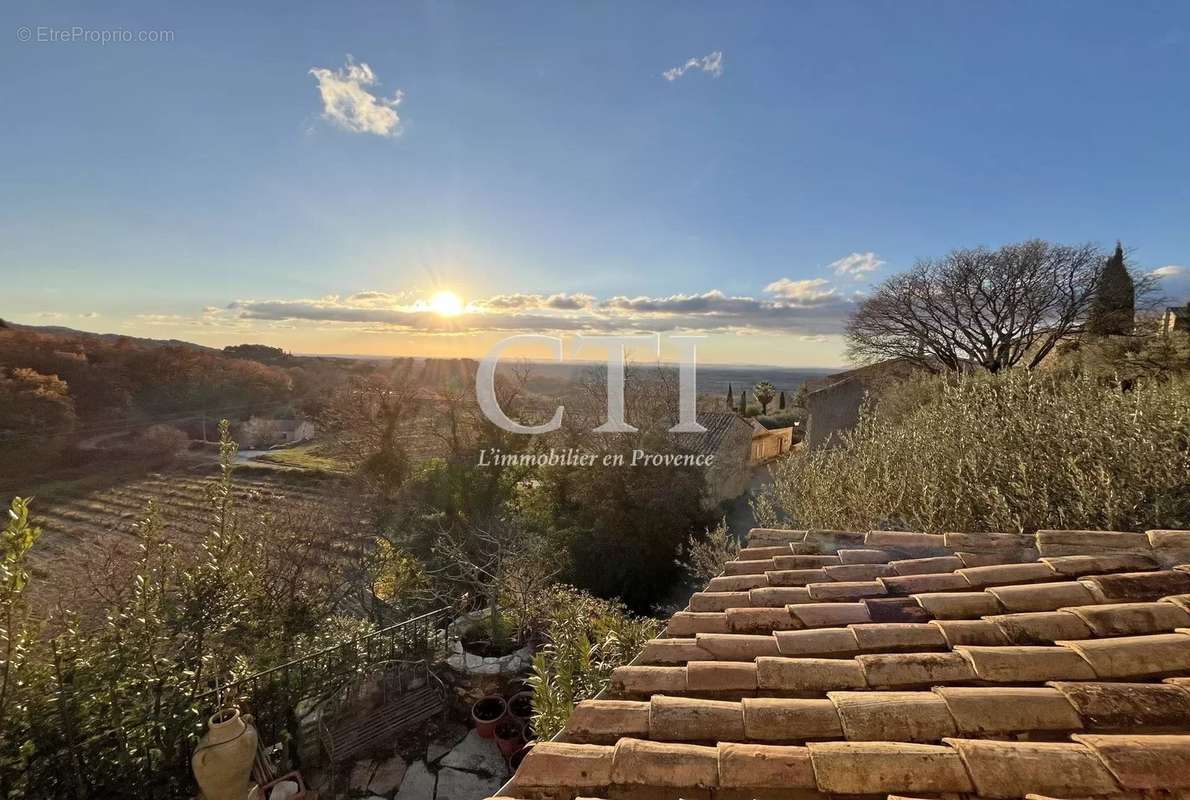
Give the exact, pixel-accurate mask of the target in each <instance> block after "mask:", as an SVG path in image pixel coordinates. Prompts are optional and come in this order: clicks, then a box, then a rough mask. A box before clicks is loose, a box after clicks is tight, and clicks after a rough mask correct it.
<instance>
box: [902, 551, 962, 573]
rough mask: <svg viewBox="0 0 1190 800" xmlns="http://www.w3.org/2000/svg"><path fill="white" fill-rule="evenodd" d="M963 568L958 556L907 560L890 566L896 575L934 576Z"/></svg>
mask: <svg viewBox="0 0 1190 800" xmlns="http://www.w3.org/2000/svg"><path fill="white" fill-rule="evenodd" d="M962 566H963V562H962V560H961V559H959V557H958V556H933V557H931V558H907V559H901V560H899V561H893V562H891V563H890V564H889V567H891V568H892V570H893V574H895V575H933V574H937V573H942V572H954V571H955V570H957V569H960V568H961V567H962Z"/></svg>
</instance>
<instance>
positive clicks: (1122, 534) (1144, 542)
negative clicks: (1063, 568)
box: [1037, 530, 1150, 556]
mask: <svg viewBox="0 0 1190 800" xmlns="http://www.w3.org/2000/svg"><path fill="white" fill-rule="evenodd" d="M1037 549H1038V550H1040V551H1041V554H1042V555H1043V556H1067V555H1090V554H1094V553H1099V552H1104V551H1107V552H1112V551H1120V550H1123V551H1133V552H1144V551H1146V550H1148V549H1150V545H1149V538H1148V537H1147V536H1145V535H1144V534H1143V533H1129V532H1126V531H1059V530H1043V531H1038V532H1037Z"/></svg>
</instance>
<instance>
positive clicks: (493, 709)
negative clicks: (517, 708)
mask: <svg viewBox="0 0 1190 800" xmlns="http://www.w3.org/2000/svg"><path fill="white" fill-rule="evenodd" d="M507 713H508V703H506V702H504V698H503V697H500V696H499V695H495V694H490V695H488V696H487V697H481V698H480V699H479V700H476V701H475V704H474V705H473V706H471V720H472V721H473V722H474V723H475V732H476V733H478V734H479V735H480V736H482V737H483V738H485V739H491V738H492V737H493V736H494V735H495V733H496V723H498V722H499V721H500V720H502V719H504V716H505V715H506V714H507Z"/></svg>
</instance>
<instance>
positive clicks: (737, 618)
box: [725, 607, 801, 633]
mask: <svg viewBox="0 0 1190 800" xmlns="http://www.w3.org/2000/svg"><path fill="white" fill-rule="evenodd" d="M725 613H726V614H727V628H728V630H730V631H731V632H732V633H769V632H771V631H791V630H795V629H797V628H800V627H801V623H800V622H798V621H797V620H796V619H794V618H793V615H792V614H790V613H789V608H788V607H786V608H729V609H727V611H726V612H725Z"/></svg>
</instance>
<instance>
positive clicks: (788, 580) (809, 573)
mask: <svg viewBox="0 0 1190 800" xmlns="http://www.w3.org/2000/svg"><path fill="white" fill-rule="evenodd" d="M765 577H766V578H767V583H766V585H767V586H806V585H808V584H811V583H816V582H821V581H826V580H830V579H829V578H827V577H826V572H825V571H824V570H823V569H822V568H821V567H819V568H816V569H815V568H811V569H779V570H770V571H769V572H766V573H765ZM716 580H718V579H717V578H716Z"/></svg>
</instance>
